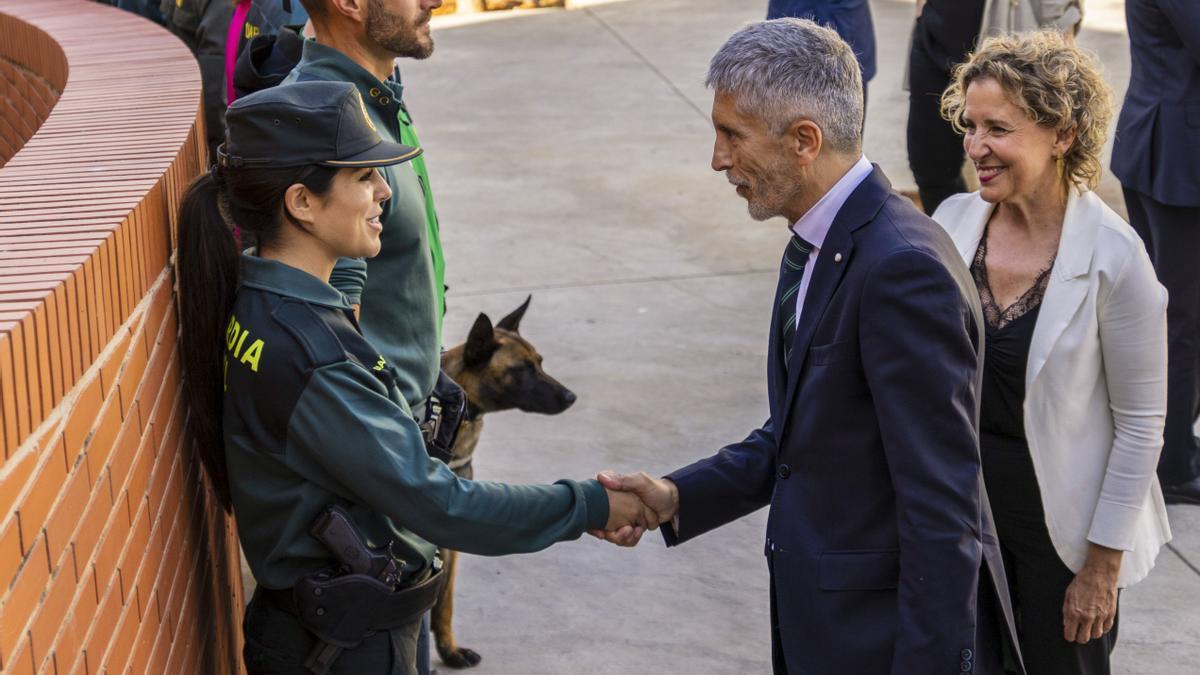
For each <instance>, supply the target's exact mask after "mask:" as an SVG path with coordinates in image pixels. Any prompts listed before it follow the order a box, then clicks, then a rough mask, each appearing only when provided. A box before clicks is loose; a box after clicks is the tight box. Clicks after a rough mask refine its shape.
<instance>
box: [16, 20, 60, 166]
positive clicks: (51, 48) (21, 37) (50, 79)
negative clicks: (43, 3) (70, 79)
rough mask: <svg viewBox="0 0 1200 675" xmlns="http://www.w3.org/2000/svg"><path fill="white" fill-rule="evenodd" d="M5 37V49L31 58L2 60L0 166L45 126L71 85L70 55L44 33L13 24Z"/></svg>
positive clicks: (24, 25) (23, 25) (29, 27)
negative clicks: (39, 128) (68, 72)
mask: <svg viewBox="0 0 1200 675" xmlns="http://www.w3.org/2000/svg"><path fill="white" fill-rule="evenodd" d="M3 35H4V40H5V42H7V43H8V45H7V46H6V47H5V48H3V50H6V51H11V52H14V53H16V52H20V53H21V54H26V55H28V56H26V57H25V58H23V59H22V61H23V62H25V63H28V64H29V65H28V66H26V65H23V64H22V62H19V61H14V60H10V59H7V58H4V57H0V167H2V166H4V165H5V163H7V162H8V160H10V159H12V156H13V155H15V154H17V151H18V150H20V149H21V146H23V145H25V142H26V141H28V140H29V139H30V137H32V136H33V133H34V132H35V131H37V128H38V127H39V126H41V125H42V122H43V121H45V119H46V117H47V116H48V115H49V114H50V109H51V108H53V107H54V104H55V103H56V102H57V101H58V96H59V94H61V93H62V88H63V86H64V85H65V84H66V82H67V58H66V55H65V54H63V51H62V49H61V48H60V47H59V46H58V43H57V42H55V41H54V39H53V38H51V37H50V36H49V35H47V34H46V33H45V32H44V31H42V30H40V29H38V28H37V27H36V26H32V25H30V24H27V23H22V24H20V25H15V22H12V23H11V24H8V25H6V26H5V31H4V33H3Z"/></svg>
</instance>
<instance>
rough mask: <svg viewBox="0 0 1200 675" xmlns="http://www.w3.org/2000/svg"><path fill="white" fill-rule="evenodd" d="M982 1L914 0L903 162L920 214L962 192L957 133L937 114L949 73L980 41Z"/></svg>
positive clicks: (961, 160) (960, 146)
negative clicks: (914, 188)
mask: <svg viewBox="0 0 1200 675" xmlns="http://www.w3.org/2000/svg"><path fill="white" fill-rule="evenodd" d="M984 1H985V0H917V20H916V22H915V24H914V25H913V34H912V49H911V50H910V52H909V57H908V126H907V130H906V131H907V134H906V138H907V142H908V166H909V168H910V169H912V172H913V179H914V180H915V181H916V183H917V193H918V194H919V195H920V197H921V207H922V208H923V209H924V210H925V213H927V214H928V213H933V212H934V211H936V210H937V207H938V204H941V203H942V200H944V199H945V198H946V197H949V196H950V195H953V194H958V193H959V192H966V190H967V185H966V183H965V182H964V181H963V157H964V155H963V146H962V137H961V136H960V135H959V133H958V132H957V131H955V129H954V127H953V126H951V125H950V123H949V122H947V121H946V118H944V117H942V92H944V91H946V87H948V86H949V85H950V71H951V69H953V68H954V66H955V65H956V64H958V63H960V62H962V61H963V59H965V58H966V56H967V53H968V52H970V51H971V49H972V48H973V47H974V46H975V42H976V41H977V40H978V39H979V27H980V22H982V21H983V6H984Z"/></svg>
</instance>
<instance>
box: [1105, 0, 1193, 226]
mask: <svg viewBox="0 0 1200 675" xmlns="http://www.w3.org/2000/svg"><path fill="white" fill-rule="evenodd" d="M1125 20H1126V23H1127V24H1128V26H1129V52H1130V56H1131V57H1132V64H1131V71H1130V76H1129V89H1128V90H1126V92H1125V105H1124V106H1122V107H1121V116H1120V118H1119V119H1118V120H1117V134H1116V139H1115V141H1114V144H1113V156H1112V171H1113V173H1114V174H1115V175H1116V176H1117V178H1120V179H1121V184H1122V185H1124V186H1125V187H1127V188H1130V189H1133V190H1137V191H1138V192H1140V193H1142V194H1144V195H1147V196H1149V197H1150V198H1152V199H1154V200H1155V201H1157V202H1161V203H1163V204H1170V205H1172V206H1200V155H1197V148H1200V2H1197V1H1196V0H1126V2H1125Z"/></svg>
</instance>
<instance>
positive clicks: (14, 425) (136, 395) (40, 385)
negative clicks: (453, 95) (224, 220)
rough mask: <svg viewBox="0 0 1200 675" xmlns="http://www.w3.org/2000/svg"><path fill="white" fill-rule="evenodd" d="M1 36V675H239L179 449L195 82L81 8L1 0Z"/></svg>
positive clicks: (110, 12)
mask: <svg viewBox="0 0 1200 675" xmlns="http://www.w3.org/2000/svg"><path fill="white" fill-rule="evenodd" d="M0 36H3V39H0V81H3V82H4V84H0V87H3V88H2V89H0V101H9V100H12V99H16V100H19V101H20V104H19V105H17V104H14V105H11V106H9V105H7V104H6V106H5V109H4V112H3V114H4V119H6V120H9V117H8V116H9V115H12V114H13V113H12V112H11V110H17V111H19V114H20V115H21V117H20V119H19V120H18V122H19V124H11V123H10V124H9V126H10V127H12V128H13V131H12V132H11V134H10V135H8V136H6V135H4V132H2V131H0V139H3V142H9V139H10V137H11V138H14V139H17V140H18V141H19V146H18V147H19V151H15V154H13V155H11V157H4V156H3V154H2V152H3V147H5V146H3V143H0V159H4V160H6V163H3V166H2V167H0V450H2V452H3V464H2V465H0V669H3V672H4V673H12V674H17V673H33V672H42V673H58V674H59V675H66V674H68V673H92V674H95V673H98V672H101V671H107V672H117V673H122V672H133V673H143V672H144V673H233V672H238V671H239V670H240V659H239V657H238V655H239V651H240V628H239V627H240V615H241V608H242V605H243V602H242V589H241V583H240V578H239V565H238V550H237V542H236V534H235V531H234V526H233V521H232V519H231V518H229V517H227V516H226V515H225V514H224V513H223V512H222V511H221V509H220V507H219V506H217V504H216V501H215V499H214V497H213V496H212V493H211V491H210V489H209V487H208V486H207V484H206V482H205V479H204V477H203V473H202V471H201V470H200V468H199V464H198V460H197V458H196V457H195V456H194V453H193V452H192V451H191V448H190V447H189V446H188V444H187V442H186V441H185V439H184V438H183V435H182V429H183V422H184V420H185V418H186V414H187V413H186V410H185V409H184V408H183V407H182V405H181V398H180V368H179V362H178V356H177V350H176V340H177V330H178V328H177V326H178V323H177V319H176V305H175V298H174V274H173V271H172V267H171V265H172V260H173V258H172V252H173V249H174V245H173V221H174V218H175V208H176V205H177V204H178V201H179V199H180V197H181V195H182V193H183V190H184V189H185V187H186V186H187V184H188V182H189V181H190V180H191V179H192V178H193V177H194V176H195V175H197V174H198V173H199V172H200V171H201V170H202V168H203V167H204V166H205V164H206V162H205V157H204V152H205V150H204V143H203V139H204V133H203V128H202V122H201V117H202V116H201V114H200V110H201V109H200V79H199V72H198V70H197V68H196V65H195V62H194V61H193V60H192V58H191V55H190V54H189V53H188V51H187V49H186V48H185V47H184V46H183V45H182V44H181V43H180V42H179V41H178V40H176V39H175V38H173V37H171V36H170V35H169V34H167V33H166V32H165V31H162V30H161V29H158V28H156V27H154V26H153V25H151V24H150V23H148V22H146V21H144V20H142V19H140V18H138V17H136V16H134V15H132V14H129V13H125V12H121V11H119V10H116V9H113V8H110V7H107V6H105V5H101V4H98V3H93V2H86V1H84V0H52V1H50V0H6V1H5V2H3V3H0ZM10 36H12V38H13V39H10ZM14 73H15V75H14ZM10 122H11V120H10ZM21 125H24V126H21ZM0 126H2V125H0ZM18 127H20V130H18ZM10 145H17V143H15V142H10Z"/></svg>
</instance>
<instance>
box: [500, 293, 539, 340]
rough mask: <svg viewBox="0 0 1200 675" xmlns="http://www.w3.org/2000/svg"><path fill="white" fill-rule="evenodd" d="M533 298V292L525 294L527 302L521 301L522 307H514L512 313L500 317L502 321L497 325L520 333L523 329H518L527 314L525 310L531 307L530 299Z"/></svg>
mask: <svg viewBox="0 0 1200 675" xmlns="http://www.w3.org/2000/svg"><path fill="white" fill-rule="evenodd" d="M532 299H533V294H532V293H531V294H529V295H527V296H525V302H523V303H521V306H520V307H518V308H516V309H514V310H513V311H512V314H509V315H508V316H506V317H504V318H503V319H500V323H498V324H496V327H497V328H503V329H504V330H510V331H512V332H514V333H520V332H521V331H519V330H517V329H518V328H520V326H521V318H522V317H524V316H525V310H527V309H529V301H530V300H532Z"/></svg>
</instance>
